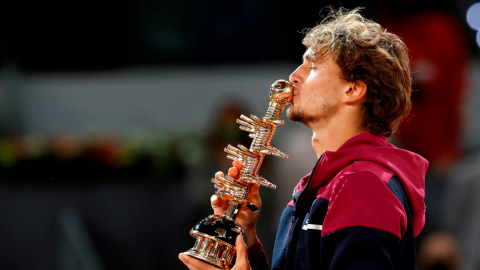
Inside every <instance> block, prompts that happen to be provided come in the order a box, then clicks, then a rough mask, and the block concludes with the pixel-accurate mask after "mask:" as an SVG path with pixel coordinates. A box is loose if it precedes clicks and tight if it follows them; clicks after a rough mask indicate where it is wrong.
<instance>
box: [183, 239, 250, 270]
mask: <svg viewBox="0 0 480 270" xmlns="http://www.w3.org/2000/svg"><path fill="white" fill-rule="evenodd" d="M235 247H236V249H237V260H236V262H235V266H234V267H233V268H232V270H252V268H251V267H250V263H249V262H248V253H247V246H246V245H245V241H244V240H243V236H242V235H241V234H239V235H238V236H237V240H236V243H235ZM178 258H179V259H180V260H181V261H182V262H183V263H184V264H185V265H186V266H187V267H188V269H190V270H218V268H217V267H216V266H213V265H211V264H208V263H206V262H203V261H200V260H198V259H196V258H193V257H190V256H188V255H186V254H183V253H180V255H178Z"/></svg>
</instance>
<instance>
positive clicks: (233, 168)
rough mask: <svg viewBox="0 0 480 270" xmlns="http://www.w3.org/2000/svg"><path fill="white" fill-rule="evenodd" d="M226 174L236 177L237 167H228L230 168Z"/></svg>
mask: <svg viewBox="0 0 480 270" xmlns="http://www.w3.org/2000/svg"><path fill="white" fill-rule="evenodd" d="M228 175H229V176H230V177H232V178H238V169H237V168H236V167H230V169H228Z"/></svg>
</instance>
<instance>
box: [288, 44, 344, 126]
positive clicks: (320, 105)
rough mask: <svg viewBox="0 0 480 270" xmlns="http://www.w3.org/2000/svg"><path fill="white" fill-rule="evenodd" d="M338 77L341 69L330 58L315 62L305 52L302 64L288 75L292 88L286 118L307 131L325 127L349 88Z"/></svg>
mask: <svg viewBox="0 0 480 270" xmlns="http://www.w3.org/2000/svg"><path fill="white" fill-rule="evenodd" d="M340 74H341V70H340V68H339V67H338V65H337V64H336V63H335V61H333V59H332V58H331V57H330V55H329V54H324V55H323V56H322V57H321V58H320V59H317V60H316V59H315V58H314V55H313V52H312V51H311V50H310V49H308V50H307V51H306V52H305V54H304V55H303V64H302V65H300V66H299V67H298V68H297V69H296V70H295V71H294V72H293V73H292V74H291V75H290V81H291V82H292V83H294V84H295V88H294V96H293V101H292V106H291V107H290V108H289V109H288V111H287V116H288V118H289V119H290V120H292V121H298V122H301V123H304V124H305V125H307V126H309V127H313V126H314V125H316V124H322V123H327V122H328V121H329V120H330V119H331V117H332V116H334V115H335V114H336V113H337V112H338V109H339V105H340V104H341V97H342V92H343V91H344V90H348V89H349V88H350V85H351V84H350V83H349V82H347V81H345V80H344V79H342V78H341V77H340Z"/></svg>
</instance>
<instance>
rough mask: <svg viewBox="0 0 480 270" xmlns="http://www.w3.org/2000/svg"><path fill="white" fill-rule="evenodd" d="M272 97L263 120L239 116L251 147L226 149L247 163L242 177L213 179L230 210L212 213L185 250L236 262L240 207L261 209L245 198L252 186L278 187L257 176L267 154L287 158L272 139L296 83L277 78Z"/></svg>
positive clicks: (224, 264)
mask: <svg viewBox="0 0 480 270" xmlns="http://www.w3.org/2000/svg"><path fill="white" fill-rule="evenodd" d="M269 96H270V100H271V101H270V104H269V106H268V110H267V113H266V115H265V117H263V119H260V118H258V117H256V116H254V115H251V118H248V117H246V116H244V115H241V116H240V119H237V123H238V124H240V129H241V130H244V131H247V132H249V133H250V134H249V137H250V138H253V141H252V145H251V146H250V149H248V148H246V147H245V146H243V145H241V144H239V145H238V148H236V147H233V146H231V145H228V146H227V147H226V148H225V152H227V153H228V155H227V158H229V159H232V160H239V161H240V162H242V164H243V165H244V168H243V169H241V170H240V174H239V175H240V178H239V179H238V180H237V179H234V178H231V177H229V176H228V174H226V175H225V176H224V177H221V176H220V175H218V174H216V175H215V178H213V179H212V182H213V183H215V188H216V189H217V191H216V192H215V193H216V194H217V195H218V196H221V197H224V198H228V199H230V203H229V208H228V211H227V212H225V214H224V215H223V216H219V215H210V216H208V217H207V218H205V219H203V220H202V221H200V222H199V223H197V224H196V225H195V227H193V228H192V229H191V230H190V234H191V235H192V236H193V237H194V238H196V242H195V245H194V247H193V248H191V249H189V250H188V251H186V252H185V253H186V254H187V255H190V256H192V257H195V258H197V259H200V260H203V261H205V262H208V263H210V264H213V265H215V266H217V267H219V268H222V269H230V268H232V266H233V264H234V259H235V254H236V249H235V241H236V238H237V235H239V234H240V233H243V231H242V228H241V227H240V226H239V225H238V223H237V222H235V218H236V217H237V214H238V212H239V210H240V208H241V207H242V206H246V207H247V208H249V209H250V210H252V211H253V212H255V211H258V208H257V207H256V206H255V205H254V204H252V203H251V202H248V201H247V200H246V198H247V195H248V192H249V190H250V187H251V185H252V184H260V185H262V186H266V187H269V188H272V189H275V188H276V186H275V185H274V184H272V183H270V182H268V181H267V180H265V179H264V178H262V177H261V176H259V175H258V171H259V169H260V166H261V165H262V162H263V159H264V157H265V155H274V156H278V157H282V158H288V156H287V155H286V154H284V153H282V152H280V151H279V150H277V149H276V148H274V147H272V146H271V145H270V141H271V140H272V137H273V134H274V133H275V130H276V128H277V126H278V125H283V124H284V121H282V120H279V118H280V115H281V113H282V111H283V107H284V105H287V104H288V103H290V102H291V101H292V98H293V85H292V84H291V83H290V82H288V81H284V80H278V81H276V82H275V83H273V84H272V86H271V87H270V90H269ZM244 236H245V235H244Z"/></svg>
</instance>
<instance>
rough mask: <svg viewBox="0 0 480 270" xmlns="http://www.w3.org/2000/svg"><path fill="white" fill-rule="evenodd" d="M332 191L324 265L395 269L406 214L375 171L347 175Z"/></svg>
mask: <svg viewBox="0 0 480 270" xmlns="http://www.w3.org/2000/svg"><path fill="white" fill-rule="evenodd" d="M335 184H336V185H335V187H334V188H333V191H332V193H331V195H330V198H329V199H330V200H329V206H328V211H327V214H326V216H325V220H324V224H323V230H322V237H321V238H320V239H321V240H320V241H321V243H320V256H321V264H322V269H394V268H396V267H395V265H396V263H397V262H398V256H399V254H400V240H401V238H402V236H403V234H404V232H405V228H406V225H407V220H406V219H407V218H406V214H405V210H404V208H403V206H402V204H401V202H400V201H399V200H398V199H397V197H396V196H395V195H394V194H393V193H392V191H390V190H389V189H388V187H387V186H386V184H385V183H383V182H382V180H380V179H379V178H378V177H377V176H376V175H374V174H372V173H370V172H359V173H352V174H350V175H345V177H343V178H341V180H339V181H338V182H336V183H335Z"/></svg>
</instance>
